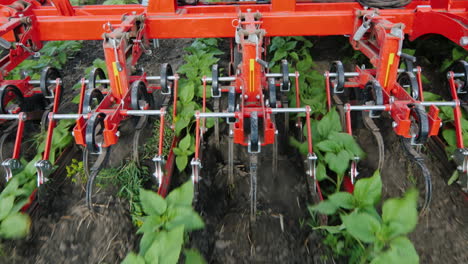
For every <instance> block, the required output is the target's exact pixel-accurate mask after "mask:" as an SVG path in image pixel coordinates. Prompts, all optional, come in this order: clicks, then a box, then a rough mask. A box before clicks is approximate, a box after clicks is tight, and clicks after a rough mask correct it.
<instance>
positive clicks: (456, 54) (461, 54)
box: [452, 47, 466, 60]
mask: <svg viewBox="0 0 468 264" xmlns="http://www.w3.org/2000/svg"><path fill="white" fill-rule="evenodd" d="M465 56H466V51H465V50H463V49H461V48H458V47H456V48H453V49H452V60H460V59H464V58H465Z"/></svg>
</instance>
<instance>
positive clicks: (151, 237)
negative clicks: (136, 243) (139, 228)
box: [140, 232, 159, 256]
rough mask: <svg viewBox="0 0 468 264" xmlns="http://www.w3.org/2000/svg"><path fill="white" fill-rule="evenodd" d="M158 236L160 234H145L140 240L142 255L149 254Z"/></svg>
mask: <svg viewBox="0 0 468 264" xmlns="http://www.w3.org/2000/svg"><path fill="white" fill-rule="evenodd" d="M158 235H159V233H158V232H146V233H144V234H143V236H142V237H141V240H140V255H142V256H145V255H146V252H148V249H149V248H150V247H151V245H152V244H153V242H154V241H155V240H156V237H157V236H158Z"/></svg>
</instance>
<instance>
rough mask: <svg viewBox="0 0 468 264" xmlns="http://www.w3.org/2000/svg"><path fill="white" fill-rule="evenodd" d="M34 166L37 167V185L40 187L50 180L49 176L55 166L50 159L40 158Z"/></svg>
mask: <svg viewBox="0 0 468 264" xmlns="http://www.w3.org/2000/svg"><path fill="white" fill-rule="evenodd" d="M34 166H35V167H36V169H37V187H39V186H40V185H42V184H44V182H46V181H47V180H48V179H47V178H48V177H49V176H50V174H51V173H52V169H53V166H52V163H50V161H48V160H38V161H37V162H36V163H35V164H34Z"/></svg>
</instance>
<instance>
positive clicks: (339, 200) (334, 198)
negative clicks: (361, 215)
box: [328, 192, 354, 209]
mask: <svg viewBox="0 0 468 264" xmlns="http://www.w3.org/2000/svg"><path fill="white" fill-rule="evenodd" d="M328 200H329V201H330V202H332V203H333V204H334V205H336V206H337V207H341V208H344V209H353V208H354V197H353V195H352V194H350V193H349V192H337V193H334V194H332V195H330V196H328Z"/></svg>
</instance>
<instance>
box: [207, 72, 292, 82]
mask: <svg viewBox="0 0 468 264" xmlns="http://www.w3.org/2000/svg"><path fill="white" fill-rule="evenodd" d="M288 76H289V77H296V73H289V74H288ZM298 76H300V74H298ZM265 77H267V78H281V77H283V74H281V73H267V74H265ZM205 80H206V81H207V82H211V81H213V78H211V77H206V78H205ZM235 80H236V77H232V76H226V77H219V78H218V81H220V82H233V81H235ZM202 81H203V79H202Z"/></svg>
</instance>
